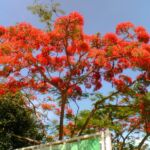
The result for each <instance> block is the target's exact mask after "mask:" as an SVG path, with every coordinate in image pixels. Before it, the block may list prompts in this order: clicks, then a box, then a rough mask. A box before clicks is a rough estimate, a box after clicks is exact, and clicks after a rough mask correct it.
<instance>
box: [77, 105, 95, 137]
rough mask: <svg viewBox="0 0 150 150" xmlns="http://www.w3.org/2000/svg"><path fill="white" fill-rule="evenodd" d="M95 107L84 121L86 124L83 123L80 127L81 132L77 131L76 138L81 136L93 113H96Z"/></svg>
mask: <svg viewBox="0 0 150 150" xmlns="http://www.w3.org/2000/svg"><path fill="white" fill-rule="evenodd" d="M96 110H97V109H96V107H95V108H94V109H93V110H92V111H91V113H90V115H89V116H88V118H87V119H86V122H85V123H84V125H83V126H82V128H81V130H80V131H79V134H78V136H80V135H82V132H83V131H84V129H85V128H86V126H87V124H88V123H89V121H90V120H91V118H92V117H93V115H94V113H95V111H96Z"/></svg>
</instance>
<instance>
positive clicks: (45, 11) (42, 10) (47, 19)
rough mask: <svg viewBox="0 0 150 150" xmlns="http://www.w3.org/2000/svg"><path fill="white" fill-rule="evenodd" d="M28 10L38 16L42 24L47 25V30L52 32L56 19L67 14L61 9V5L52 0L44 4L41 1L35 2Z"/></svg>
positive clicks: (36, 0)
mask: <svg viewBox="0 0 150 150" xmlns="http://www.w3.org/2000/svg"><path fill="white" fill-rule="evenodd" d="M28 9H29V10H30V11H31V12H32V13H33V14H34V15H37V16H38V17H39V19H40V22H42V23H44V24H46V30H52V28H53V22H54V20H53V19H54V18H55V17H58V16H60V15H64V14H65V12H64V11H63V10H62V9H60V3H57V2H55V1H54V0H50V1H49V3H43V2H41V1H40V0H35V1H34V3H33V5H31V6H29V7H28Z"/></svg>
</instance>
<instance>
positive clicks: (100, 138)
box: [16, 129, 112, 150]
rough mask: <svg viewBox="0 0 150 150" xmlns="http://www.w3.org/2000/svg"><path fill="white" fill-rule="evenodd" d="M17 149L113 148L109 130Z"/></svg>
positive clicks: (96, 149) (79, 149)
mask: <svg viewBox="0 0 150 150" xmlns="http://www.w3.org/2000/svg"><path fill="white" fill-rule="evenodd" d="M16 150H112V147H111V137H110V132H109V130H108V129H107V130H105V131H103V132H100V133H96V134H92V135H85V136H80V137H77V138H72V139H69V140H63V141H58V142H52V143H47V144H41V145H37V146H30V147H26V148H21V149H16Z"/></svg>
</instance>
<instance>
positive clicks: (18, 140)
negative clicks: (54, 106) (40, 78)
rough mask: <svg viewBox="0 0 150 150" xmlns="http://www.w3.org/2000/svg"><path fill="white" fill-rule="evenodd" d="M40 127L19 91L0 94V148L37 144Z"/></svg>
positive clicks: (2, 149) (41, 135)
mask: <svg viewBox="0 0 150 150" xmlns="http://www.w3.org/2000/svg"><path fill="white" fill-rule="evenodd" d="M43 136H44V135H43V132H42V128H41V126H40V124H39V122H38V121H37V119H36V118H35V115H34V113H33V110H31V108H29V107H27V102H26V101H25V99H24V98H23V95H22V94H21V93H16V94H13V93H7V94H6V95H3V96H0V149H1V150H6V149H15V148H21V147H25V146H30V145H34V144H39V143H40V141H41V140H42V138H43Z"/></svg>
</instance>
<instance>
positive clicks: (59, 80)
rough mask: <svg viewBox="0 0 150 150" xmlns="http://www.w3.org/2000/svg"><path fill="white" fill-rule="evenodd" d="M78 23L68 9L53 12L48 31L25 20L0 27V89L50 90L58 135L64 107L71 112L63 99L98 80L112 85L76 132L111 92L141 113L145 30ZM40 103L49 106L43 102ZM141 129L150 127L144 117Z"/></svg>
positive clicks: (147, 67) (147, 50)
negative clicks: (94, 29) (94, 28)
mask: <svg viewBox="0 0 150 150" xmlns="http://www.w3.org/2000/svg"><path fill="white" fill-rule="evenodd" d="M83 25H84V20H83V17H82V16H81V15H80V14H78V13H77V12H73V13H71V14H69V15H68V16H63V17H60V18H58V19H57V20H56V21H55V23H54V28H53V30H52V31H50V32H45V31H43V30H40V29H37V28H36V27H33V26H32V25H30V24H27V23H20V24H17V25H15V26H10V27H3V26H1V27H0V79H1V82H0V94H5V93H6V92H7V91H11V92H16V91H18V90H22V91H23V92H24V93H25V92H29V91H35V92H39V93H41V94H43V95H45V96H47V97H48V96H51V95H55V96H56V97H57V98H58V103H57V104H58V106H57V108H56V109H53V110H54V111H55V112H56V113H57V114H58V115H59V117H60V119H59V139H60V140H61V139H63V136H64V116H65V113H66V112H65V111H66V110H67V111H68V112H67V113H71V114H72V111H71V110H69V108H68V103H69V101H71V100H72V101H75V102H77V100H78V99H79V98H80V99H82V96H83V93H84V92H85V91H84V90H85V89H86V92H88V91H90V92H91V91H92V92H93V94H94V92H95V91H100V90H101V88H102V87H103V83H105V82H104V81H106V82H108V83H110V85H112V86H113V88H112V89H111V90H112V91H113V92H111V93H110V94H109V95H108V96H103V97H102V98H100V99H98V100H97V101H96V103H95V104H94V108H93V109H92V110H91V112H90V113H89V116H87V119H86V121H85V123H84V124H83V126H82V127H81V130H80V131H79V132H78V135H81V134H82V133H83V131H84V130H85V129H86V127H87V125H88V123H89V121H90V119H91V118H92V116H93V114H94V113H95V112H96V111H97V110H98V109H99V105H101V104H102V103H105V102H108V101H109V100H110V99H112V98H113V97H114V96H118V95H120V96H124V97H126V101H128V102H129V101H130V100H132V99H133V98H138V99H139V101H138V104H139V105H138V106H139V109H141V113H143V111H144V110H146V108H145V107H147V106H146V105H144V104H145V102H144V99H143V98H142V97H143V95H145V93H147V92H148V91H147V89H148V86H149V80H150V45H149V34H148V33H147V31H146V30H145V29H144V28H143V27H141V26H138V27H136V26H134V25H133V24H132V23H130V22H126V23H121V24H119V25H118V26H117V27H116V33H107V34H106V35H104V36H101V35H100V34H99V33H98V34H93V35H87V34H85V33H84V31H83ZM125 70H128V71H129V70H130V71H134V70H138V73H137V75H135V76H134V78H133V77H132V78H131V76H130V74H128V75H127V74H125V72H124V71H125ZM130 71H129V73H130ZM135 86H136V87H137V90H136V91H135V90H134V88H133V87H135ZM108 93H109V91H108ZM37 101H38V99H37ZM52 101H55V99H53V100H52ZM42 107H43V108H45V109H50V108H52V107H55V106H54V105H52V104H50V103H44V102H43V104H42ZM51 110H52V109H51ZM148 113H149V112H148ZM141 119H143V118H141ZM145 130H146V132H150V122H149V121H148V122H146V124H145Z"/></svg>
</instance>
